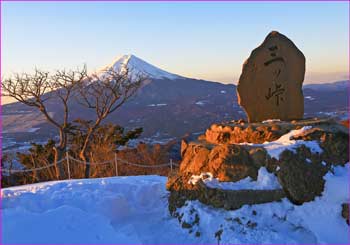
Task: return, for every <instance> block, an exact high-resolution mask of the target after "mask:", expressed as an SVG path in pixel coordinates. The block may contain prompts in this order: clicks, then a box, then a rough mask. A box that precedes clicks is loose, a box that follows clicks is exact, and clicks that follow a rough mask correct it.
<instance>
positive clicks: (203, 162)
mask: <svg viewBox="0 0 350 245" xmlns="http://www.w3.org/2000/svg"><path fill="white" fill-rule="evenodd" d="M305 126H307V127H306V128H305V129H304V130H303V131H302V133H300V134H298V135H295V136H293V138H292V140H303V141H310V140H312V141H317V142H318V144H319V146H320V147H321V148H322V150H323V151H322V153H320V154H319V153H312V152H311V150H310V149H309V148H307V147H306V145H303V144H300V146H299V147H298V148H296V149H295V148H294V149H293V150H285V151H283V152H282V153H281V154H280V155H279V158H278V159H276V158H274V157H271V156H270V155H269V154H268V152H267V151H266V149H265V148H264V144H259V145H248V144H237V143H242V142H245V141H243V140H247V139H249V140H250V142H249V141H248V142H249V143H262V142H265V141H272V140H276V139H278V138H279V137H280V136H282V135H284V134H286V133H288V132H290V131H291V130H296V129H300V128H302V127H305ZM232 128H233V130H231V129H232ZM235 130H236V131H237V130H239V132H240V134H239V133H236V132H234V131H235ZM262 131H263V132H266V133H264V134H263V135H260V136H259V137H258V136H256V135H259V134H258V133H257V132H262ZM208 132H209V134H208ZM214 132H215V134H216V136H215V137H212V136H213V135H214ZM224 135H226V136H224ZM252 135H255V136H252ZM271 135H273V137H272V136H271ZM348 139H349V133H348V128H346V127H345V126H344V125H342V124H340V123H338V122H336V121H334V120H333V119H329V118H325V119H317V118H314V119H303V120H294V121H292V122H285V121H271V122H266V123H245V122H244V121H242V120H239V121H237V122H235V121H233V122H230V123H226V124H221V125H219V124H214V125H212V126H211V127H210V128H209V129H208V130H207V133H206V134H205V135H202V136H200V137H199V139H198V141H196V142H189V143H188V142H186V141H183V142H182V144H181V156H182V162H181V164H180V169H179V171H178V172H173V173H172V175H170V176H169V179H168V182H167V189H168V190H169V191H170V196H169V210H170V212H171V213H173V212H174V211H175V210H176V208H178V207H181V206H182V205H184V204H185V202H186V200H199V201H200V202H202V203H204V204H207V205H211V206H213V207H220V208H224V209H229V210H232V209H237V208H240V207H241V206H242V205H245V204H258V203H264V202H272V201H278V200H280V198H282V197H284V196H286V197H288V199H289V200H290V201H292V202H293V203H295V204H303V203H304V202H308V201H312V200H314V199H315V197H316V196H320V195H322V192H323V190H324V184H325V183H324V179H323V177H324V175H325V174H326V173H327V172H328V171H331V170H332V165H342V166H343V165H344V164H345V163H347V162H348V161H349V142H348ZM299 143H300V142H299ZM260 167H266V169H267V170H268V171H269V172H270V173H274V174H275V175H276V176H277V178H278V181H279V183H280V185H281V186H282V189H276V190H271V191H257V190H240V191H228V190H220V189H212V188H208V187H207V186H205V184H204V183H203V182H202V181H199V182H198V183H197V184H196V185H192V184H189V183H188V181H189V179H190V178H191V176H192V175H200V174H201V173H205V172H210V173H212V174H213V176H214V178H218V179H219V181H225V182H226V181H227V182H236V181H239V180H241V179H243V178H246V177H248V176H249V177H251V178H253V179H256V178H257V173H258V170H259V168H260Z"/></svg>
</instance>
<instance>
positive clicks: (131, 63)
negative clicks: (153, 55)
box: [100, 54, 184, 80]
mask: <svg viewBox="0 0 350 245" xmlns="http://www.w3.org/2000/svg"><path fill="white" fill-rule="evenodd" d="M126 68H127V69H129V71H130V72H131V73H132V74H133V75H142V76H145V77H148V78H149V79H169V80H175V79H181V78H184V77H181V76H179V75H175V74H172V73H169V72H167V71H164V70H162V69H160V68H158V67H155V66H154V65H151V64H149V63H147V62H146V61H144V60H142V59H140V58H138V57H136V56H135V55H132V54H129V55H122V56H119V57H117V58H116V59H114V61H113V62H112V63H111V64H109V65H107V66H106V67H104V68H102V69H101V71H100V72H104V71H107V70H114V71H119V72H123V71H125V69H126Z"/></svg>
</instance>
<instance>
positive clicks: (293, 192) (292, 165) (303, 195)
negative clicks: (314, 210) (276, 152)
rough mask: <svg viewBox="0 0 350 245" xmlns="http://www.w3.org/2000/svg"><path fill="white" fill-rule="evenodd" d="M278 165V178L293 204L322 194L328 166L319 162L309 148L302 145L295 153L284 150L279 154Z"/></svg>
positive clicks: (301, 202)
mask: <svg viewBox="0 0 350 245" xmlns="http://www.w3.org/2000/svg"><path fill="white" fill-rule="evenodd" d="M307 159H309V160H307ZM279 166H280V170H279V171H278V173H277V176H278V180H279V182H280V184H281V185H282V187H283V189H284V191H285V193H286V194H287V197H288V198H289V200H291V201H292V202H293V203H294V204H298V205H300V204H303V203H304V202H309V201H313V200H314V198H315V197H316V196H320V195H321V194H322V192H323V189H324V183H325V181H324V179H323V176H324V175H325V174H326V172H327V171H328V168H327V166H323V165H322V164H321V163H320V159H319V157H318V156H317V155H313V154H311V151H310V149H309V148H307V147H305V146H304V145H303V146H301V147H299V148H298V149H297V152H296V153H293V152H292V151H289V150H285V151H284V152H282V154H281V155H280V159H279Z"/></svg>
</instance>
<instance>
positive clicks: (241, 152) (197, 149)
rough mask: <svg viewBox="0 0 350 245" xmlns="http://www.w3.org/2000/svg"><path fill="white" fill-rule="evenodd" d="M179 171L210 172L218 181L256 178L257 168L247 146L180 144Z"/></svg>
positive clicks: (194, 173)
mask: <svg viewBox="0 0 350 245" xmlns="http://www.w3.org/2000/svg"><path fill="white" fill-rule="evenodd" d="M182 146H184V147H186V148H185V149H183V148H182V149H181V152H183V158H182V162H181V165H180V172H183V173H188V174H191V175H200V174H201V173H203V172H210V173H212V174H213V175H214V176H215V177H216V178H218V179H219V180H220V181H238V180H241V179H244V178H245V177H248V176H250V177H252V178H253V179H256V177H257V172H258V168H257V167H256V166H255V163H254V159H253V158H252V157H251V156H250V154H249V151H248V149H247V147H245V146H240V145H210V144H207V145H205V144H199V143H189V144H185V143H184V144H182Z"/></svg>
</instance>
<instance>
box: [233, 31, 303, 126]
mask: <svg viewBox="0 0 350 245" xmlns="http://www.w3.org/2000/svg"><path fill="white" fill-rule="evenodd" d="M304 75H305V57H304V55H303V53H302V52H301V51H300V50H299V49H298V48H297V47H296V46H295V45H294V43H293V42H292V41H291V40H290V39H288V38H287V37H286V36H284V35H282V34H280V33H279V32H277V31H273V32H271V33H270V34H269V35H267V37H266V38H265V40H264V42H263V43H262V44H261V45H260V46H259V47H257V48H256V49H254V50H253V51H252V53H251V55H250V57H249V58H248V59H247V60H246V61H245V63H244V64H243V69H242V74H241V76H240V78H239V82H238V85H237V94H238V103H239V104H240V105H241V106H242V107H243V108H244V110H245V111H246V113H247V116H248V121H249V122H260V121H263V120H268V119H280V120H282V121H290V120H294V119H302V118H303V114H304V96H303V91H302V84H303V81H304Z"/></svg>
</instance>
